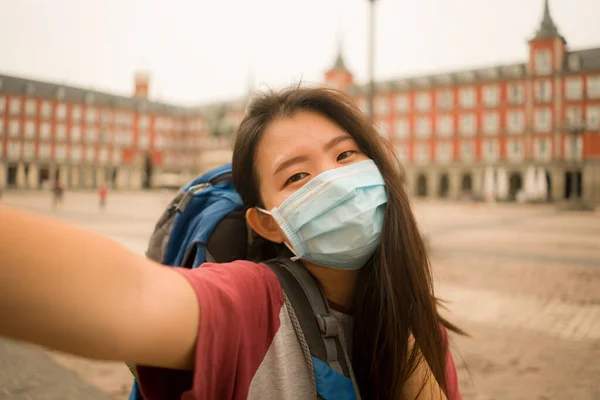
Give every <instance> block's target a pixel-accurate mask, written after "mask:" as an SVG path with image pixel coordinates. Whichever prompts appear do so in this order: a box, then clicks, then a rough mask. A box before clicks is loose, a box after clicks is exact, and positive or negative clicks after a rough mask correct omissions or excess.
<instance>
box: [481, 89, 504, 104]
mask: <svg viewBox="0 0 600 400" xmlns="http://www.w3.org/2000/svg"><path fill="white" fill-rule="evenodd" d="M499 104H500V87H499V86H498V85H486V86H484V87H483V105H484V106H486V107H497V106H498V105H499Z"/></svg>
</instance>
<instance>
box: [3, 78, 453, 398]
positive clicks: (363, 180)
mask: <svg viewBox="0 0 600 400" xmlns="http://www.w3.org/2000/svg"><path fill="white" fill-rule="evenodd" d="M233 175H234V184H235V187H236V189H237V191H238V192H239V193H240V195H241V197H242V199H243V201H244V203H245V206H246V208H247V211H246V219H247V222H248V224H249V226H250V227H251V228H252V229H253V230H254V231H255V232H256V233H258V234H259V235H260V236H261V237H262V238H263V239H264V244H263V245H264V246H265V248H267V247H280V248H284V246H285V247H286V248H288V249H289V250H290V251H291V252H292V253H293V254H294V255H295V257H297V258H298V259H299V260H300V262H301V263H302V264H303V266H304V267H305V268H307V269H308V271H309V272H310V273H311V274H312V275H313V276H314V277H315V278H316V279H317V280H318V281H319V283H320V284H321V286H322V288H323V291H324V293H325V295H326V297H327V299H328V300H329V302H330V304H331V307H332V309H334V310H336V311H334V314H335V316H336V318H338V319H339V320H340V322H341V323H342V326H343V328H344V329H343V331H344V332H343V337H344V338H345V340H344V342H345V346H346V347H347V349H346V350H347V351H348V353H349V354H350V356H351V359H352V367H353V371H354V376H355V379H356V382H357V384H358V386H359V388H360V392H361V396H362V398H364V399H415V398H418V399H445V398H449V399H457V398H460V394H459V393H458V387H457V382H456V375H455V374H454V373H453V372H454V371H455V369H454V365H453V361H452V357H451V356H450V353H449V351H448V348H447V344H446V343H447V342H446V340H445V328H444V326H445V327H448V328H450V329H451V330H453V331H457V332H458V329H457V328H455V327H453V326H452V325H451V324H449V323H448V322H446V321H444V320H443V319H442V318H441V317H440V316H439V314H438V311H437V306H436V298H435V297H434V290H433V283H432V277H431V272H430V267H429V261H428V258H427V253H426V250H425V247H424V245H423V241H422V239H421V235H420V233H419V230H418V228H417V223H416V221H415V218H414V216H413V213H412V211H411V208H410V201H409V199H408V197H407V194H406V192H405V190H404V187H403V182H402V178H401V175H400V174H399V170H398V164H397V162H396V160H395V159H392V158H391V157H390V153H389V150H388V148H387V147H386V145H385V142H384V140H383V139H382V138H381V137H380V136H379V135H378V134H377V133H376V131H375V130H374V129H373V127H372V125H371V124H370V122H369V121H368V120H367V119H366V118H365V117H364V116H363V114H362V113H361V112H360V111H359V110H358V109H357V108H356V107H355V106H354V105H353V103H352V101H351V100H350V99H349V98H347V97H345V96H344V95H342V94H340V93H339V92H336V91H333V90H328V89H304V88H292V89H288V90H284V91H282V92H278V93H269V94H265V95H262V96H260V97H258V98H256V99H254V100H253V102H252V103H251V104H250V105H249V108H248V110H247V112H246V116H245V118H244V119H243V121H242V123H241V125H240V127H239V130H238V133H237V139H236V143H235V148H234V153H233ZM0 221H1V223H2V226H3V227H7V226H10V227H11V228H10V229H0V314H1V315H2V316H3V318H0V334H1V335H4V336H8V337H12V338H17V339H21V340H25V341H29V342H33V343H38V344H41V345H44V346H49V347H52V348H55V349H58V350H62V351H66V352H70V353H73V354H77V355H81V356H85V357H89V358H98V359H107V360H122V361H129V362H132V363H135V364H137V365H142V366H145V367H138V374H139V379H140V384H141V388H142V392H143V393H144V396H145V398H147V399H176V398H180V397H181V398H186V399H230V398H235V399H243V398H250V399H305V398H307V399H310V398H315V397H316V394H315V392H314V377H312V380H311V376H310V374H309V368H308V366H307V364H306V362H305V359H304V357H303V353H302V349H301V344H300V342H299V339H298V338H297V337H296V335H295V334H294V331H293V329H292V327H291V326H292V322H291V319H292V318H293V316H291V315H290V312H289V311H288V310H287V309H286V307H285V295H284V293H283V292H282V289H281V286H280V285H279V282H278V280H277V278H276V277H275V275H274V274H273V273H272V272H271V271H270V270H269V269H268V268H267V267H266V266H265V265H263V264H255V263H251V262H248V261H236V262H233V263H230V264H205V265H204V266H202V267H201V268H198V269H194V270H186V269H174V268H167V267H163V266H160V265H158V264H156V263H154V262H153V261H150V260H148V259H145V258H143V257H141V256H138V255H135V254H133V253H131V252H129V251H127V250H126V249H124V248H123V247H121V246H120V245H118V244H117V243H114V242H112V241H111V240H109V239H106V238H104V237H102V236H100V235H96V234H94V233H91V232H86V231H83V230H81V229H78V228H75V227H72V226H70V225H67V224H64V223H61V222H57V221H54V220H51V219H48V218H44V217H40V216H37V215H32V214H29V213H26V212H23V211H19V210H16V209H9V208H0ZM448 371H450V372H448Z"/></svg>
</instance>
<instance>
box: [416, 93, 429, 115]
mask: <svg viewBox="0 0 600 400" xmlns="http://www.w3.org/2000/svg"><path fill="white" fill-rule="evenodd" d="M415 108H416V109H417V111H421V112H424V111H429V110H431V95H430V94H429V93H428V92H420V93H417V95H416V97H415Z"/></svg>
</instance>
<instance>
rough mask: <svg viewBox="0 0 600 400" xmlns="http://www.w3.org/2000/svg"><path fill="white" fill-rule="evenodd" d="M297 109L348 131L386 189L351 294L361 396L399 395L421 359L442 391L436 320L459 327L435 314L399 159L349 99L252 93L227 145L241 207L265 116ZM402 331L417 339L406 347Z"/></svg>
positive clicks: (255, 190) (294, 91)
mask: <svg viewBox="0 0 600 400" xmlns="http://www.w3.org/2000/svg"><path fill="white" fill-rule="evenodd" d="M301 110H308V111H313V112H317V113H320V114H321V115H324V116H325V117H327V118H329V119H330V120H331V121H333V122H335V123H337V124H338V125H339V126H340V127H341V128H342V129H343V130H345V131H346V132H347V133H348V134H350V136H352V138H353V139H354V140H355V141H356V143H357V144H358V146H359V148H360V149H361V151H363V152H364V154H366V155H367V156H368V157H369V158H371V159H372V160H373V161H374V162H375V164H376V165H377V167H378V168H379V171H380V172H381V175H382V176H383V179H384V181H385V185H386V189H387V193H388V202H387V206H386V209H385V219H384V223H383V231H382V234H381V245H380V246H379V248H378V250H377V251H376V253H375V254H374V256H373V257H372V259H371V261H370V262H369V263H368V265H366V266H365V267H363V268H362V269H361V272H360V274H361V276H360V277H359V279H358V280H357V282H358V283H357V287H356V289H355V290H356V291H355V293H354V297H353V299H354V300H353V302H354V304H353V310H354V327H353V335H354V336H353V340H352V343H353V348H352V349H351V352H352V368H353V370H354V374H355V377H356V381H357V383H358V386H359V389H360V392H361V395H362V397H363V398H366V399H401V398H402V388H403V386H404V383H405V382H406V381H407V379H408V378H409V377H410V376H411V374H412V373H414V372H415V370H416V368H417V367H418V365H419V363H420V362H422V361H423V360H425V361H426V362H427V364H428V365H429V367H430V369H431V371H432V372H433V375H434V377H435V378H436V380H437V382H438V383H439V385H440V386H441V387H442V389H443V390H444V391H445V392H446V393H447V390H446V388H447V386H446V376H445V359H446V345H445V341H444V340H443V339H442V334H441V331H440V323H442V324H443V325H445V326H446V327H448V328H449V329H450V330H453V331H456V332H460V330H459V329H458V328H456V327H455V326H453V325H452V324H450V323H448V322H447V321H445V320H444V319H442V318H441V317H440V316H439V314H438V311H437V302H436V298H435V296H434V291H433V279H432V275H431V270H430V264H429V259H428V257H427V252H426V249H425V245H424V243H423V239H422V237H421V234H420V233H419V230H418V228H417V223H416V221H415V218H414V216H413V213H412V210H411V207H410V201H409V198H408V196H407V193H406V191H405V189H404V185H403V178H402V176H401V174H400V173H399V169H398V165H399V163H398V161H397V160H396V159H395V158H394V156H393V155H391V154H390V151H389V147H387V146H386V142H385V140H384V139H383V138H382V137H381V136H380V135H379V134H378V133H377V132H376V131H375V129H374V127H373V125H372V124H371V122H370V121H369V120H368V119H367V118H366V117H365V116H364V115H363V113H362V112H361V111H360V110H359V109H358V108H357V107H356V106H355V105H354V103H353V102H352V100H351V99H350V98H348V97H347V96H345V95H344V94H342V93H340V92H338V91H336V90H332V89H325V88H301V87H293V88H289V89H286V90H283V91H280V92H275V91H271V92H269V93H266V94H262V95H259V96H258V97H255V98H254V99H253V101H252V102H251V103H250V104H249V106H248V108H247V110H246V115H245V117H244V118H243V120H242V122H241V124H240V126H239V128H238V132H237V138H236V141H235V146H234V151H233V182H234V185H235V187H236V189H237V191H238V192H239V194H240V195H241V197H242V199H243V200H244V203H245V206H246V207H255V206H260V205H262V201H261V199H260V195H259V183H260V182H259V179H258V176H257V174H256V168H255V160H256V157H257V156H258V155H257V154H256V151H257V148H258V144H259V141H260V139H261V137H262V135H263V132H264V131H265V129H266V128H267V126H268V125H269V124H270V123H271V122H273V121H274V120H276V119H278V118H284V117H291V116H293V115H294V114H295V113H297V112H298V111H301ZM410 334H412V335H413V336H414V338H415V341H416V344H417V346H413V347H412V350H410V349H409V344H408V343H409V336H410ZM419 351H420V353H419ZM423 384H425V382H424V383H423Z"/></svg>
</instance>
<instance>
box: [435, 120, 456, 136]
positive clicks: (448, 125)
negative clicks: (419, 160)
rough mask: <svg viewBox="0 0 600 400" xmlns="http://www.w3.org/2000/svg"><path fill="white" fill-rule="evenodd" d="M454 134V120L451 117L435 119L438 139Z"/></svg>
mask: <svg viewBox="0 0 600 400" xmlns="http://www.w3.org/2000/svg"><path fill="white" fill-rule="evenodd" d="M453 133H454V118H453V117H452V115H441V116H439V117H437V134H438V136H440V137H448V136H452V134H453Z"/></svg>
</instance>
